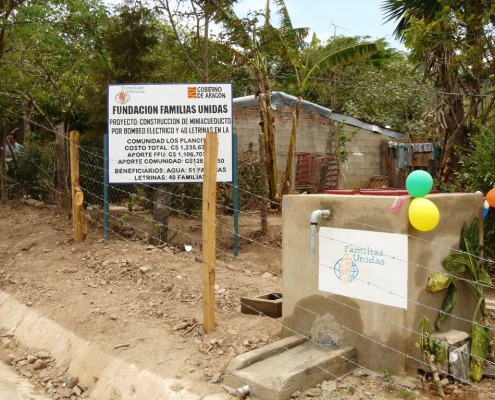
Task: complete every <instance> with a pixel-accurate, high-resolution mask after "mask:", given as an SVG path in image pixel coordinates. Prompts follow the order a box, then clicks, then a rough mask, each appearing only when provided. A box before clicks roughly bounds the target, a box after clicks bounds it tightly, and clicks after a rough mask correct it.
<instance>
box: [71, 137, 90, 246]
mask: <svg viewBox="0 0 495 400" xmlns="http://www.w3.org/2000/svg"><path fill="white" fill-rule="evenodd" d="M69 150H70V182H71V194H72V223H73V225H74V240H75V241H76V243H80V242H83V241H84V240H85V239H86V235H87V233H88V225H87V222H86V215H85V214H84V207H83V201H84V193H83V191H82V189H81V186H80V185H79V132H78V131H71V132H70V149H69Z"/></svg>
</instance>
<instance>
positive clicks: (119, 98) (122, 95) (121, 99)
mask: <svg viewBox="0 0 495 400" xmlns="http://www.w3.org/2000/svg"><path fill="white" fill-rule="evenodd" d="M130 99H131V96H129V93H126V92H124V91H123V90H121V91H120V92H119V93H117V94H116V95H115V101H116V102H117V103H119V104H125V103H127V102H128V101H129V100H130Z"/></svg>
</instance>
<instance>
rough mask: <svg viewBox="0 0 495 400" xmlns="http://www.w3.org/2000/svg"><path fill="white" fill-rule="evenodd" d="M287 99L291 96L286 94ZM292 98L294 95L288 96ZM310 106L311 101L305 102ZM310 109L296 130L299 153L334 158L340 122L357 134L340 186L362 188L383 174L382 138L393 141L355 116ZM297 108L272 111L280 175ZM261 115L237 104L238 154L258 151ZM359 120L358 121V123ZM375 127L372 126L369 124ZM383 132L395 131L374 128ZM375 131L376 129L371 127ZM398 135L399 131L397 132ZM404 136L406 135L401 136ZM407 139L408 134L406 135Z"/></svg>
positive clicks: (281, 107) (350, 145) (253, 107)
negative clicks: (373, 178) (381, 160)
mask: <svg viewBox="0 0 495 400" xmlns="http://www.w3.org/2000/svg"><path fill="white" fill-rule="evenodd" d="M285 96H288V95H285ZM288 97H289V98H293V97H292V96H288ZM305 103H306V104H310V105H311V103H309V102H305ZM310 109H311V107H307V108H306V109H304V108H303V109H302V110H301V113H300V117H299V126H298V129H297V135H298V136H297V144H296V152H297V153H303V152H308V153H320V154H325V155H333V154H334V149H335V146H336V144H337V126H338V121H341V122H344V121H347V120H348V121H350V122H351V123H347V122H344V130H345V132H346V133H347V134H348V135H349V136H351V135H353V133H354V132H357V133H356V135H355V136H354V139H353V140H352V141H351V142H350V143H348V144H347V146H346V149H347V150H348V152H349V157H348V160H347V162H345V163H344V164H343V165H340V176H339V184H338V187H339V188H340V189H352V188H358V187H359V188H363V187H365V186H366V185H367V183H368V181H369V179H370V178H371V177H372V176H376V175H382V174H383V172H384V171H381V170H380V143H381V141H382V139H391V138H390V137H389V136H387V135H384V134H382V133H378V132H375V131H371V130H368V129H364V128H363V127H360V126H356V125H362V126H366V125H369V124H366V123H364V122H362V121H358V120H356V119H354V118H352V117H347V120H346V116H344V115H342V114H336V113H332V112H331V111H330V110H327V111H328V113H331V114H330V115H331V116H332V115H335V119H332V118H331V117H330V118H329V117H328V116H324V115H320V114H319V113H317V112H314V111H310ZM293 111H294V107H293V106H292V105H290V104H280V103H279V104H276V110H273V115H274V118H275V147H276V156H277V169H278V171H279V173H280V174H281V173H282V172H283V171H284V169H285V165H286V160H287V150H288V148H289V140H290V132H291V127H292V113H293ZM259 121H260V114H259V111H258V107H257V106H256V105H244V106H243V105H239V104H238V105H236V104H235V102H234V132H236V133H237V137H238V149H239V151H245V150H247V149H248V147H249V146H250V144H252V147H253V150H254V151H256V152H257V151H258V143H259V134H260V131H261V130H260V126H259ZM356 121H357V122H356ZM369 126H370V127H372V125H369ZM375 128H377V129H380V130H382V131H386V132H393V131H389V130H386V129H383V128H379V127H375ZM372 129H373V128H372ZM394 134H396V132H394ZM399 135H403V134H399ZM404 136H405V135H404Z"/></svg>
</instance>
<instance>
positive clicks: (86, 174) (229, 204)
mask: <svg viewBox="0 0 495 400" xmlns="http://www.w3.org/2000/svg"><path fill="white" fill-rule="evenodd" d="M79 151H80V185H81V187H82V189H83V192H84V201H85V207H86V214H87V217H88V218H89V221H90V230H94V231H98V232H103V225H104V211H103V204H104V167H103V165H104V161H105V160H104V154H103V151H102V150H101V149H97V148H90V147H84V146H81V147H80V148H79ZM56 153H57V149H56V147H55V145H53V144H48V145H42V144H38V143H28V144H25V146H24V149H23V151H22V152H20V153H18V154H17V157H16V159H15V161H10V162H8V163H7V165H6V168H2V196H5V197H4V198H8V199H11V200H15V199H21V198H23V199H35V200H37V201H41V202H43V203H46V204H61V202H60V198H61V196H63V195H67V193H69V192H67V193H65V194H64V193H61V189H60V188H61V186H60V182H58V174H57V168H58V167H57V157H56ZM66 167H67V169H68V166H66ZM260 168H261V167H260V161H259V158H258V156H257V155H256V154H254V153H252V152H251V151H245V152H242V153H240V154H239V180H238V182H239V183H238V188H237V189H238V190H239V210H238V212H239V214H240V218H241V221H242V219H243V218H251V219H253V218H255V219H256V220H257V221H259V223H260V229H259V232H252V231H251V232H247V231H246V233H244V232H243V231H242V229H241V231H240V233H239V237H240V241H241V243H246V244H247V243H249V244H250V245H251V246H253V247H254V248H258V249H260V253H261V250H262V251H263V252H271V253H272V254H273V258H276V259H279V260H281V258H282V252H284V257H289V258H292V259H294V260H298V262H300V263H301V265H305V263H306V262H307V259H306V257H307V255H305V254H301V253H299V252H297V251H294V250H292V249H291V248H286V249H283V250H282V243H280V242H278V241H277V240H266V237H264V236H263V235H262V234H261V233H260V232H261V225H262V223H263V222H267V223H269V222H270V216H266V215H264V214H263V213H262V212H261V211H260V210H261V209H262V207H264V206H266V205H270V204H271V205H273V206H274V207H273V208H274V209H277V208H279V209H284V207H285V205H284V203H283V202H282V203H281V204H274V202H273V201H271V200H270V199H268V198H267V197H266V194H265V193H263V185H262V184H261V182H260V178H259V177H260V176H261V173H260ZM382 172H383V175H384V176H387V171H386V170H383V171H382ZM67 175H68V174H67ZM66 184H67V185H69V182H66ZM367 186H368V185H367ZM382 186H387V185H380V184H378V185H376V186H374V187H375V188H376V187H378V188H380V187H382ZM362 189H365V188H362ZM164 193H165V194H166V197H167V198H168V201H167V203H166V204H163V203H159V202H157V200H156V199H157V195H160V194H164ZM201 193H202V185H201V184H173V185H172V184H170V185H167V184H164V185H147V184H140V185H122V184H119V185H109V187H108V201H109V204H110V209H109V215H108V217H109V226H110V232H111V240H121V241H126V242H128V243H130V244H131V245H132V246H143V245H145V244H146V243H155V244H156V243H159V244H161V245H163V246H170V247H175V248H179V249H183V248H184V247H185V246H192V247H194V248H195V249H196V250H197V251H198V252H199V253H200V252H201V240H202V239H201V224H202V219H201V208H202V207H201V206H202V196H201ZM233 193H234V187H233V185H232V184H230V183H222V184H219V185H218V191H217V210H218V215H219V218H218V220H217V227H216V228H217V231H218V232H219V234H218V236H217V237H218V241H217V243H216V244H215V246H216V250H217V258H218V259H219V268H223V267H225V268H229V262H230V261H229V260H230V259H231V256H232V247H233V244H232V243H233V239H232V238H233V235H234V227H233V225H232V218H230V217H231V215H232V214H233V212H234V203H233ZM62 203H63V202H62ZM158 207H165V208H166V209H167V211H168V223H167V226H166V227H163V225H162V221H158V220H156V219H155V218H154V213H153V210H156V208H158ZM287 212H290V213H295V214H300V215H301V216H303V217H304V218H306V219H308V220H309V217H310V215H309V213H308V211H307V210H302V209H297V208H290V210H287ZM332 218H334V220H335V221H336V222H343V221H339V217H338V216H333V217H332ZM353 223H354V224H355V226H356V229H362V230H370V229H371V230H375V231H380V230H382V228H381V227H380V226H370V225H369V224H366V223H361V222H359V221H353ZM164 228H165V229H166V230H167V238H166V240H163V236H162V235H161V233H162V232H163V229H164ZM329 239H332V238H329ZM410 239H414V240H416V239H417V238H414V237H410ZM303 240H306V238H303ZM421 240H423V239H421ZM352 245H355V246H360V244H359V243H352ZM427 245H428V246H430V247H431V249H432V251H435V249H441V250H442V251H445V245H443V244H440V243H436V242H429V241H428V242H427ZM448 250H449V251H451V252H456V251H458V249H454V248H451V249H448ZM238 259H239V260H241V261H243V262H245V263H246V264H248V265H249V264H253V261H252V260H250V259H249V258H245V257H244V256H243V254H242V251H241V253H240V255H239V256H238ZM478 260H479V261H480V262H486V263H489V262H490V261H489V260H484V259H481V258H478ZM405 261H407V260H405ZM230 268H231V267H230ZM409 268H414V269H416V270H417V271H420V272H421V274H423V275H424V273H425V272H427V273H436V272H438V268H436V267H435V266H433V265H429V264H428V263H425V264H420V263H416V264H414V263H412V264H411V263H409ZM444 272H445V274H446V275H447V276H449V273H448V272H447V271H444ZM271 273H273V274H275V275H276V276H277V277H279V278H280V279H282V270H281V268H279V267H275V268H273V269H272V270H271ZM418 273H419V272H418ZM413 275H414V274H413ZM450 278H454V277H453V276H450ZM456 278H457V277H456ZM461 281H462V278H461ZM203 283H205V282H203ZM290 284H291V285H293V286H295V287H297V290H300V291H303V292H307V293H312V292H314V288H313V287H312V286H311V285H310V284H309V283H307V282H305V281H293V282H290ZM425 284H426V283H425ZM477 285H478V287H479V288H480V289H485V290H487V291H489V290H490V289H491V286H490V285H488V284H484V283H480V282H478V283H477ZM379 289H381V290H383V291H384V292H387V293H390V288H388V287H382V288H379ZM322 297H323V298H324V299H325V301H328V302H330V303H332V304H333V305H334V306H335V307H338V308H340V309H341V310H343V311H342V312H343V313H344V314H345V313H346V312H349V313H357V314H359V313H367V314H368V316H369V317H371V318H374V319H376V321H378V325H379V326H380V330H382V331H387V330H391V331H394V332H403V334H404V335H413V336H415V337H418V338H420V337H421V335H422V332H421V331H420V329H419V327H418V326H411V325H410V324H408V321H405V320H397V319H394V318H391V317H390V316H388V315H387V314H386V313H382V312H378V311H376V309H375V310H374V309H373V308H370V309H369V310H363V309H361V308H360V307H357V306H355V305H352V304H351V303H349V302H345V301H342V300H341V298H340V297H338V296H333V295H331V294H328V295H324V296H322ZM407 303H408V308H412V309H414V310H415V311H414V312H416V313H423V311H422V310H424V309H427V310H430V311H434V312H437V313H438V314H441V313H442V312H443V310H441V309H439V308H436V307H432V306H431V304H428V303H423V302H422V301H421V300H418V299H417V298H407ZM247 307H249V306H247ZM294 308H295V309H297V312H298V313H299V314H300V315H302V316H303V318H306V319H307V320H308V321H315V320H320V321H323V322H326V323H328V324H329V325H331V326H333V327H334V329H335V332H336V333H334V334H332V335H330V336H331V337H330V339H331V340H333V341H334V342H335V343H334V344H339V343H340V341H341V340H342V339H339V336H341V337H349V336H355V337H359V340H360V341H361V342H363V343H368V345H369V346H370V347H372V348H374V349H382V350H383V351H390V352H393V353H396V354H398V355H399V356H400V357H402V358H403V359H405V360H409V361H410V362H411V361H412V362H413V363H416V364H417V365H418V367H419V368H420V369H422V370H424V371H431V363H430V362H429V360H426V359H425V358H424V355H423V354H422V353H421V352H420V351H419V350H417V351H416V352H410V351H409V350H405V349H404V348H403V347H402V346H399V345H397V346H394V345H391V344H390V343H391V342H390V341H388V340H386V339H384V338H383V336H381V335H373V334H372V333H366V332H367V331H366V330H359V329H356V328H354V327H353V326H351V325H350V324H346V323H343V322H342V321H345V318H339V319H338V321H337V320H336V319H334V318H333V317H332V316H330V315H328V313H326V312H325V311H321V310H319V309H318V308H314V307H309V306H305V305H304V303H298V304H296V305H294ZM252 311H253V312H255V313H257V312H258V311H257V310H256V309H254V308H253V310H252ZM449 316H450V317H451V318H452V319H454V320H455V319H457V320H459V317H458V316H456V315H454V314H449ZM471 322H472V321H471V320H463V319H460V320H459V323H460V324H464V325H465V324H471ZM276 323H277V324H279V325H280V327H281V328H282V330H285V331H286V332H289V333H294V334H300V332H298V331H296V330H294V328H293V327H292V325H290V324H287V323H285V322H284V320H283V319H277V320H276ZM486 328H487V330H488V332H489V334H490V335H491V336H492V338H493V336H495V335H494V331H493V328H491V326H490V325H488V323H487V327H486ZM339 332H340V333H339ZM305 336H306V339H307V340H309V341H311V342H313V343H314V344H315V345H316V346H318V347H321V348H323V349H327V350H328V343H326V342H325V341H321V340H319V339H317V338H315V337H313V336H312V335H310V334H308V335H305ZM327 339H328V338H327ZM392 343H393V341H392ZM287 351H288V352H289V353H290V352H291V349H290V348H287ZM358 351H359V349H358ZM465 355H466V357H470V355H469V354H465ZM376 356H378V355H376ZM491 356H493V354H491ZM294 357H297V355H296V353H295V352H294ZM361 357H362V356H361ZM361 357H357V359H354V358H348V357H347V356H342V358H343V361H345V362H346V363H349V364H351V365H352V367H353V368H354V367H360V368H363V369H364V370H369V368H368V367H367V366H366V364H365V363H363V362H362V361H361V362H360V361H359V360H362V358H361ZM479 362H480V363H481V364H484V366H485V367H493V360H492V359H491V358H490V357H487V358H486V359H483V360H479ZM320 369H322V370H324V371H325V372H326V373H327V374H328V375H329V376H334V377H336V376H335V374H334V373H332V372H331V371H330V370H327V369H325V368H322V367H320ZM391 369H392V366H391ZM437 369H438V372H439V374H440V375H441V376H442V377H450V379H453V380H455V381H458V382H461V383H463V384H465V385H469V386H472V385H473V383H472V382H471V381H470V380H469V379H466V377H465V376H464V375H463V376H456V375H455V374H453V372H452V370H449V369H448V364H447V365H446V364H442V365H438V366H437ZM384 379H387V377H386V376H384ZM390 384H391V385H392V386H395V387H396V389H397V390H401V389H404V388H403V387H402V386H401V385H400V384H398V383H394V382H392V381H391V382H390Z"/></svg>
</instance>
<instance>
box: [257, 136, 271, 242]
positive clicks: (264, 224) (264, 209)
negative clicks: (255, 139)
mask: <svg viewBox="0 0 495 400" xmlns="http://www.w3.org/2000/svg"><path fill="white" fill-rule="evenodd" d="M259 145H260V161H261V168H260V170H261V188H262V193H263V195H262V197H263V198H262V199H261V210H260V211H261V215H260V218H261V235H263V236H265V235H266V234H267V233H268V202H267V201H266V197H267V196H268V192H269V190H270V189H269V187H268V179H267V176H266V169H265V168H264V167H263V166H264V165H266V154H265V136H264V135H263V132H260V135H259Z"/></svg>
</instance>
